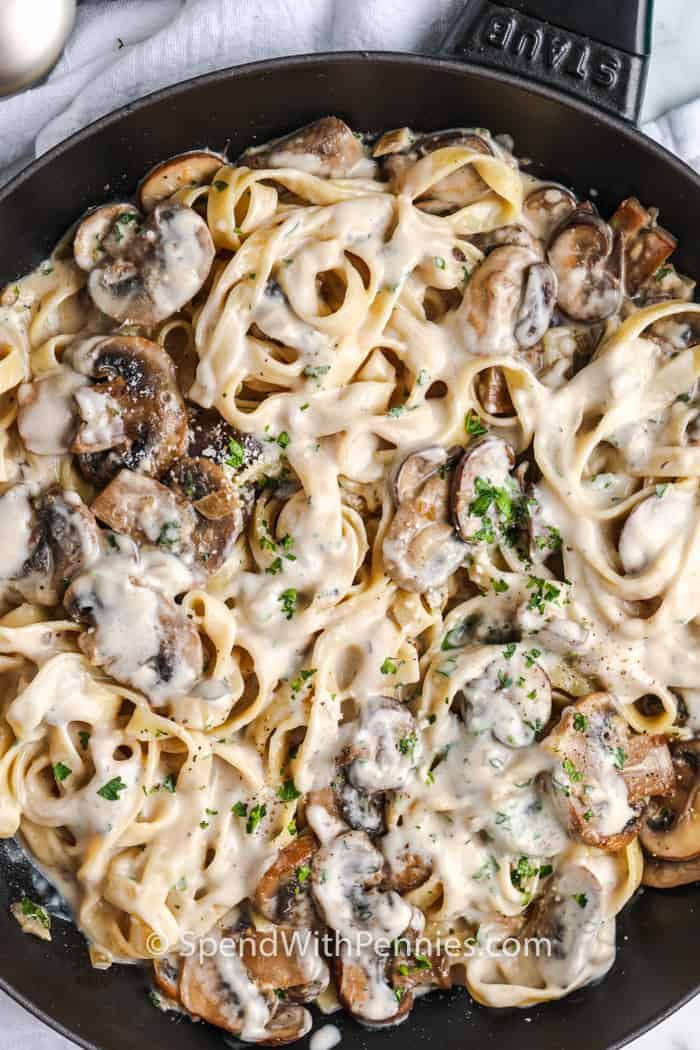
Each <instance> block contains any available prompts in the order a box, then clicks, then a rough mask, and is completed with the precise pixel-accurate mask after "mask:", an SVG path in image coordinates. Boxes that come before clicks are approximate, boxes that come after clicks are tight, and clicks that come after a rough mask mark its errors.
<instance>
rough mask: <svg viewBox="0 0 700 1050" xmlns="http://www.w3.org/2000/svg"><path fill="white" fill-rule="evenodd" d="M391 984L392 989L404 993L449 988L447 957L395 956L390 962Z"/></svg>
mask: <svg viewBox="0 0 700 1050" xmlns="http://www.w3.org/2000/svg"><path fill="white" fill-rule="evenodd" d="M391 983H392V986H393V987H394V988H401V989H404V991H413V989H414V988H442V989H447V988H451V987H452V977H451V974H450V959H449V956H447V955H429V956H425V955H421V954H419V955H418V956H415V955H411V954H408V955H396V956H394V958H393V960H392V967H391ZM402 999H403V996H402Z"/></svg>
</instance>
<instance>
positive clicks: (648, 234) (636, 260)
mask: <svg viewBox="0 0 700 1050" xmlns="http://www.w3.org/2000/svg"><path fill="white" fill-rule="evenodd" d="M610 225H611V226H612V228H613V229H614V230H619V232H620V233H621V234H622V239H623V241H624V244H625V284H626V288H627V294H628V295H636V294H637V292H638V291H639V289H640V287H641V286H642V285H643V284H644V283H645V282H646V281H647V280H649V278H650V277H652V276H653V275H654V274H655V273H656V272H657V271H658V269H659V267H660V266H662V265H663V264H664V263H665V262H666V260H667V259H668V257H669V256H670V255H671V254H672V253H673V252H674V251H675V250H676V246H677V244H678V242H677V240H676V238H675V237H674V236H673V234H672V233H669V232H668V230H665V229H664V228H663V226H657V225H656V223H655V220H654V217H653V216H652V215H651V213H650V212H648V211H647V209H646V208H644V207H642V205H641V204H640V203H639V201H638V200H637V198H636V197H628V198H627V199H626V200H624V201H622V203H621V204H620V205H619V206H618V208H617V211H616V212H615V214H614V215H613V216H612V218H611V219H610Z"/></svg>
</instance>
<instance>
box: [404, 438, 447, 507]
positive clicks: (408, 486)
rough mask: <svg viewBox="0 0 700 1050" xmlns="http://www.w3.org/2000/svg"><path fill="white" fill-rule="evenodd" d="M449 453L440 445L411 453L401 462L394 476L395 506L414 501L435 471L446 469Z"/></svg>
mask: <svg viewBox="0 0 700 1050" xmlns="http://www.w3.org/2000/svg"><path fill="white" fill-rule="evenodd" d="M448 459H449V453H448V452H447V451H446V449H444V448H442V447H441V446H440V445H433V446H431V447H430V448H424V449H420V451H418V452H412V453H411V454H410V455H408V456H406V458H405V459H403V460H401V462H400V463H399V465H398V468H397V470H396V472H395V474H394V500H395V501H396V503H397V504H399V505H400V504H401V503H405V502H406V501H407V500H412V499H415V498H416V496H417V495H418V493H419V491H420V489H421V487H422V486H423V485H424V484H425V482H426V481H427V480H428V478H429V477H431V476H432V475H433V474H435V472H436V471H438V470H440V469H441V468H443V467H446V464H447V463H448Z"/></svg>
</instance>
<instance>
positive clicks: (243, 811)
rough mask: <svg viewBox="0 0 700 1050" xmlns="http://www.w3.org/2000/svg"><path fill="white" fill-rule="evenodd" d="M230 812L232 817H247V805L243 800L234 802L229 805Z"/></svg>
mask: <svg viewBox="0 0 700 1050" xmlns="http://www.w3.org/2000/svg"><path fill="white" fill-rule="evenodd" d="M231 812H232V813H233V815H234V817H247V816H248V805H247V803H245V802H234V803H233V805H232V806H231Z"/></svg>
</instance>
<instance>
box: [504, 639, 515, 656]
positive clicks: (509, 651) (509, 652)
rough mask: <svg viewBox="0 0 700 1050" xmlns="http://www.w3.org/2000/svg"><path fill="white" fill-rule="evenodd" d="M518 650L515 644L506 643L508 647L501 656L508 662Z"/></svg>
mask: <svg viewBox="0 0 700 1050" xmlns="http://www.w3.org/2000/svg"><path fill="white" fill-rule="evenodd" d="M517 648H518V645H517V642H508V645H507V646H506V647H505V649H504V650H503V656H504V657H505V659H506V660H510V659H511V657H513V656H514V655H515V650H516V649H517Z"/></svg>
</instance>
